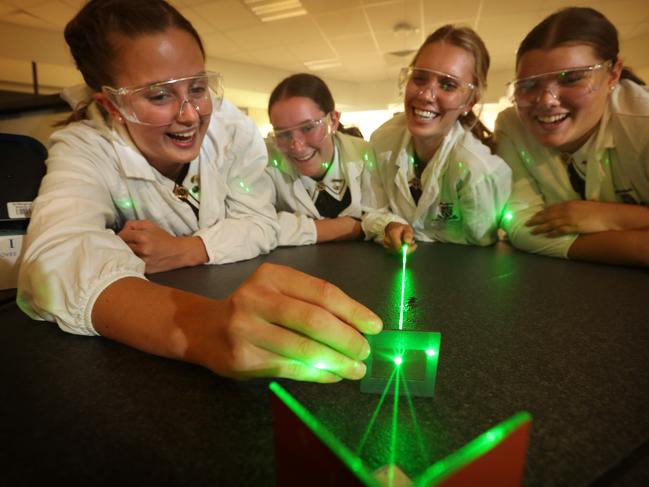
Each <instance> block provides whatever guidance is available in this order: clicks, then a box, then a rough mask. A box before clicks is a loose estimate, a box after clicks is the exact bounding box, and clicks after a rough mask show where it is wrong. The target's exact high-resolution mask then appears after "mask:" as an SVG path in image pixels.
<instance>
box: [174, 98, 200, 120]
mask: <svg viewBox="0 0 649 487" xmlns="http://www.w3.org/2000/svg"><path fill="white" fill-rule="evenodd" d="M185 107H187V108H185ZM200 116H201V113H200V112H199V110H198V106H195V105H193V104H192V102H191V101H189V100H188V99H187V98H186V97H185V98H183V101H182V102H181V103H180V108H179V109H178V117H177V119H178V121H179V122H181V121H184V120H186V121H190V122H193V121H194V120H196V119H197V118H199V117H200Z"/></svg>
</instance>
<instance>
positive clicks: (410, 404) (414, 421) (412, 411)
mask: <svg viewBox="0 0 649 487" xmlns="http://www.w3.org/2000/svg"><path fill="white" fill-rule="evenodd" d="M401 380H402V381H403V390H404V391H405V396H406V400H407V401H408V407H409V409H410V416H411V417H412V424H413V425H414V426H415V434H416V435H417V442H418V443H419V449H420V450H421V458H422V459H423V460H426V459H427V457H426V446H425V445H424V437H423V435H422V434H421V428H420V427H419V422H418V421H417V416H416V415H415V405H414V404H413V402H412V397H411V396H410V390H409V389H408V381H407V380H406V379H404V377H403V376H401Z"/></svg>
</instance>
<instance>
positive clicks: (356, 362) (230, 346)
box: [188, 264, 383, 382]
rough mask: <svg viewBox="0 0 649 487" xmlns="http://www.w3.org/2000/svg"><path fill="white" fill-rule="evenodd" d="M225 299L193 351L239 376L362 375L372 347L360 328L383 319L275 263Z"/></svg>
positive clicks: (377, 326) (375, 326) (324, 378)
mask: <svg viewBox="0 0 649 487" xmlns="http://www.w3.org/2000/svg"><path fill="white" fill-rule="evenodd" d="M220 305H221V307H220V308H219V309H217V310H216V313H213V314H214V316H212V317H211V318H213V319H214V320H216V322H217V326H212V327H209V326H205V324H203V326H199V327H197V328H196V329H195V332H196V333H197V336H195V338H194V339H193V340H192V339H191V338H190V340H189V343H190V346H189V347H188V353H189V354H190V355H194V357H189V358H190V359H191V360H192V361H196V362H199V363H202V364H203V365H205V366H207V367H208V368H210V369H211V370H213V371H214V372H216V373H218V374H220V375H224V376H227V377H233V378H238V379H246V378H252V377H283V378H288V379H295V380H305V381H312V382H338V381H340V380H341V379H360V378H362V377H363V376H364V375H365V372H366V367H365V364H363V363H362V362H361V361H362V360H364V359H365V358H367V356H368V355H369V352H370V349H369V344H368V343H367V340H366V339H365V338H364V337H363V335H362V333H368V334H376V333H379V332H380V331H381V329H382V326H383V324H382V322H381V319H380V318H379V317H378V316H376V315H375V314H374V313H372V312H371V311H370V310H369V309H367V308H366V307H365V306H363V305H361V304H360V303H358V302H356V301H354V300H353V299H351V298H350V297H349V296H347V295H346V294H345V293H343V292H342V291H341V290H340V289H338V288H337V287H336V286H334V285H333V284H331V283H329V282H327V281H324V280H322V279H318V278H315V277H312V276H309V275H307V274H304V273H302V272H299V271H296V270H294V269H291V268H290V267H285V266H280V265H274V264H262V265H261V266H259V268H258V269H257V271H255V273H254V274H252V275H251V276H250V277H249V278H248V279H247V280H246V281H245V282H244V283H243V284H242V285H241V286H240V287H239V288H238V289H237V290H236V291H235V292H234V293H232V295H231V296H230V297H229V298H228V299H227V300H225V301H224V302H220ZM205 319H208V317H205ZM206 334H207V335H208V336H205V335H206Z"/></svg>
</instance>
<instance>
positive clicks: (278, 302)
mask: <svg viewBox="0 0 649 487" xmlns="http://www.w3.org/2000/svg"><path fill="white" fill-rule="evenodd" d="M261 316H262V317H263V318H265V319H266V320H268V321H270V322H271V323H277V324H280V325H282V326H284V327H286V328H289V329H291V330H294V331H296V332H298V333H300V334H302V335H304V336H306V337H309V338H311V339H313V340H316V341H318V342H320V343H323V344H325V345H327V346H328V347H331V348H332V349H334V350H337V351H338V352H340V353H342V354H344V355H346V356H348V357H351V358H353V359H355V360H363V359H365V358H367V356H368V355H369V352H370V347H369V344H368V343H367V340H366V339H365V337H363V336H362V335H361V334H360V333H359V332H358V331H357V330H356V329H354V328H353V327H352V326H349V325H348V324H347V323H345V322H343V321H341V320H340V319H338V318H337V317H336V316H335V315H333V314H332V313H331V312H330V311H328V310H327V309H324V308H323V307H321V306H318V305H314V304H311V303H308V302H305V301H302V300H298V299H294V298H291V297H288V296H280V297H279V298H275V300H273V302H272V303H268V304H267V306H266V309H265V310H263V311H262V312H261Z"/></svg>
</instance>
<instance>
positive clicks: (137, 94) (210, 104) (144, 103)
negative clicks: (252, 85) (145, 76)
mask: <svg viewBox="0 0 649 487" xmlns="http://www.w3.org/2000/svg"><path fill="white" fill-rule="evenodd" d="M101 90H102V92H103V93H104V94H105V95H106V96H107V97H108V99H109V100H110V101H111V102H112V103H113V105H115V108H117V110H118V111H119V113H120V114H121V115H122V116H123V117H124V118H125V119H126V120H128V121H130V122H134V123H139V124H142V125H153V126H162V125H169V124H171V123H172V122H173V121H174V120H175V119H176V118H177V117H178V116H179V115H180V114H181V113H182V111H183V110H184V109H185V105H186V104H187V105H191V106H192V107H193V108H194V110H196V112H197V113H198V114H199V116H201V117H202V116H205V115H209V114H210V113H212V110H213V109H214V108H216V109H218V108H219V107H220V106H221V102H222V101H223V77H222V75H221V73H211V72H206V73H202V74H199V75H195V76H187V77H184V78H177V79H170V80H166V81H157V82H155V83H150V84H147V85H142V86H129V87H125V88H113V87H110V86H102V88H101Z"/></svg>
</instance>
